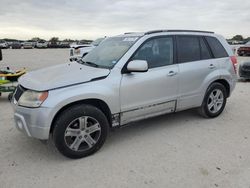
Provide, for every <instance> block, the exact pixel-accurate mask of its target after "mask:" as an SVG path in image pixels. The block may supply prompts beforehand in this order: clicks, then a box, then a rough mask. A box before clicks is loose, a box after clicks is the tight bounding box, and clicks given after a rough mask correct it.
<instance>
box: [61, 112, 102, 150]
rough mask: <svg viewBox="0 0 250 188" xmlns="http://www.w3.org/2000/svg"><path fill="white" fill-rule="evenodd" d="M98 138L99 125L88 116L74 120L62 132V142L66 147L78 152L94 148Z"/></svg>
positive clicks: (99, 133) (99, 134)
mask: <svg viewBox="0 0 250 188" xmlns="http://www.w3.org/2000/svg"><path fill="white" fill-rule="evenodd" d="M100 136H101V126H100V123H99V122H98V121H97V120H96V119H95V118H93V117H90V116H82V117H79V118H76V119H74V120H73V121H72V122H71V123H70V124H69V125H68V126H67V128H66V130H65V132H64V140H65V143H66V145H67V147H68V148H69V149H71V150H73V151H78V152H82V151H86V150H89V149H91V148H92V147H94V146H95V145H96V143H97V142H98V140H99V139H100Z"/></svg>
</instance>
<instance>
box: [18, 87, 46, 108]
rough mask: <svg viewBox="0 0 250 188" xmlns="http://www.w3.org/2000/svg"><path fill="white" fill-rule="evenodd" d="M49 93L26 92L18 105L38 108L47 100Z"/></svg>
mask: <svg viewBox="0 0 250 188" xmlns="http://www.w3.org/2000/svg"><path fill="white" fill-rule="evenodd" d="M48 94H49V93H48V91H44V92H39V91H31V90H27V91H25V92H24V93H23V94H22V96H21V97H20V99H19V100H18V105H20V106H25V107H30V108H37V107H39V106H41V104H42V103H43V102H44V101H45V100H46V99H47V97H48Z"/></svg>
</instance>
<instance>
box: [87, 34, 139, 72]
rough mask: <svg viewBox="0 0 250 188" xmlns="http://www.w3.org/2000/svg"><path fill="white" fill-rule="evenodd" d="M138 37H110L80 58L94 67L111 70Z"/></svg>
mask: <svg viewBox="0 0 250 188" xmlns="http://www.w3.org/2000/svg"><path fill="white" fill-rule="evenodd" d="M137 39H138V37H111V38H107V39H105V40H104V41H103V42H101V44H100V45H99V46H97V47H96V48H94V49H93V50H92V51H90V52H89V53H88V54H87V55H86V56H84V57H83V58H82V62H89V63H91V64H92V65H93V64H95V66H96V67H102V68H108V69H111V68H113V67H114V66H115V64H116V63H117V62H118V61H119V60H120V58H121V57H122V56H123V55H124V54H125V53H126V52H127V51H128V49H129V48H130V47H131V46H132V45H133V44H134V43H135V42H136V40H137Z"/></svg>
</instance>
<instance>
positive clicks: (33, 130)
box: [12, 103, 52, 140]
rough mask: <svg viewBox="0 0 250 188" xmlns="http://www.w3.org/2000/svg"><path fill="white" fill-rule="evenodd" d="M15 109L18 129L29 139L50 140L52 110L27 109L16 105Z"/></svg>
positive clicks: (40, 108)
mask: <svg viewBox="0 0 250 188" xmlns="http://www.w3.org/2000/svg"><path fill="white" fill-rule="evenodd" d="M12 106H13V108H14V121H15V125H16V128H17V129H18V130H19V131H21V132H23V133H25V134H26V135H27V136H29V137H34V138H37V139H41V140H48V139H49V134H50V127H51V122H52V121H51V118H50V114H51V109H49V108H44V107H39V108H26V107H21V106H18V105H15V104H14V103H12Z"/></svg>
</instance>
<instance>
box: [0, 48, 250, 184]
mask: <svg viewBox="0 0 250 188" xmlns="http://www.w3.org/2000/svg"><path fill="white" fill-rule="evenodd" d="M68 55H69V50H68V49H58V50H57V49H55V50H50V49H44V50H42V49H41V50H37V49H33V50H4V51H3V56H4V61H3V62H1V66H0V67H4V66H6V65H9V66H11V67H12V68H13V69H17V68H21V67H26V68H27V69H28V70H34V69H38V68H41V67H46V66H49V65H53V64H58V63H64V62H66V61H67V59H68ZM247 60H248V61H249V60H250V58H246V57H245V58H240V59H239V61H240V62H242V61H247ZM249 85H250V83H249V82H246V81H244V82H243V81H241V82H239V83H238V84H237V86H236V89H235V91H234V92H233V94H232V96H231V97H230V98H229V100H228V103H227V106H226V108H225V111H224V113H223V114H222V115H221V116H219V117H218V118H216V119H203V118H201V117H200V116H198V115H197V113H196V111H195V110H188V111H184V112H180V113H176V114H169V115H165V116H160V117H156V118H153V119H150V120H145V121H141V122H139V123H134V124H133V125H132V126H128V127H125V128H123V129H119V130H116V131H114V132H112V133H111V134H110V135H109V138H108V139H107V142H106V143H105V144H104V146H103V148H102V149H101V150H100V151H99V152H97V153H96V154H94V155H92V156H90V157H87V158H83V159H80V160H70V159H67V158H65V157H63V156H62V155H61V154H59V153H58V152H57V151H56V149H55V148H54V147H53V144H52V143H51V142H49V144H43V143H41V142H40V141H38V140H35V139H32V138H28V137H26V136H25V135H23V134H22V133H20V132H19V131H17V130H16V128H15V127H14V121H13V118H12V115H13V112H12V109H11V106H10V104H9V102H8V101H7V95H6V94H4V95H3V96H2V97H0V187H1V188H12V187H15V188H19V187H20V188H29V187H32V188H33V187H47V188H50V187H53V188H54V187H60V188H63V187H74V188H75V187H76V188H78V187H79V188H80V187H81V188H83V187H100V188H103V187H108V188H113V187H114V188H117V187H154V188H155V187H159V188H160V187H164V188H165V187H168V188H171V187H173V188H182V187H183V188H187V187H192V188H196V187H197V188H210V187H225V188H249V187H250V179H249V177H250V157H249V156H250V149H249V148H250V123H249V122H250V121H249V120H250V117H249V109H250V107H249V106H250V97H249V93H250V86H249Z"/></svg>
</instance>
